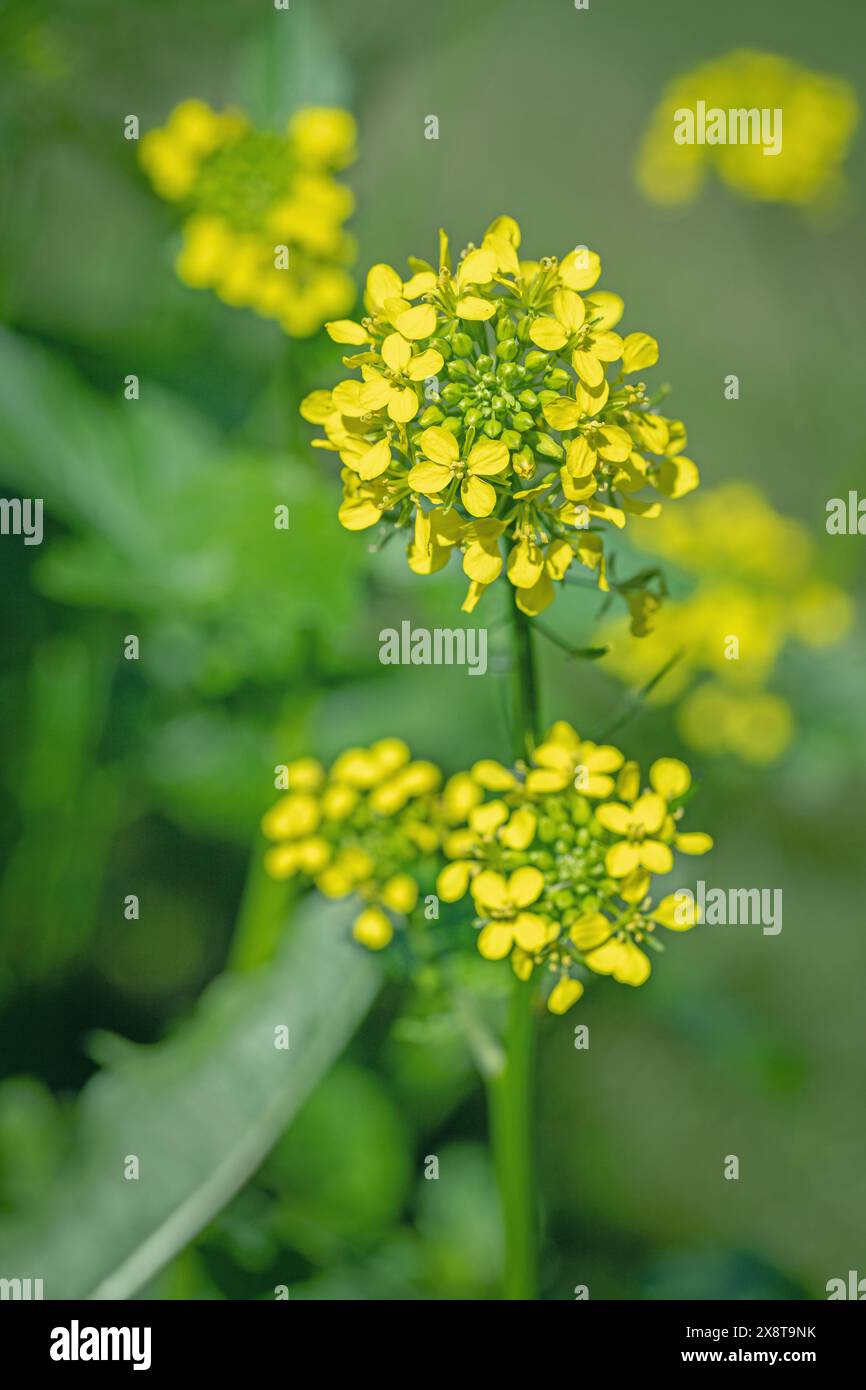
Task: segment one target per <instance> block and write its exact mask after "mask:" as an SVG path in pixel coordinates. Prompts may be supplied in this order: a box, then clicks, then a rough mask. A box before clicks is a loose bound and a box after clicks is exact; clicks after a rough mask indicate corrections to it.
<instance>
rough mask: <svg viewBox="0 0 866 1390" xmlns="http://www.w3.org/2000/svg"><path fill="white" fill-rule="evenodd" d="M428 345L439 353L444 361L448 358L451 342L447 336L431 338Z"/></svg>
mask: <svg viewBox="0 0 866 1390" xmlns="http://www.w3.org/2000/svg"><path fill="white" fill-rule="evenodd" d="M430 346H431V348H435V349H436V351H437V352H439V353H441V354H442V356H443V357H444V358H445V361H446V362H447V361H448V358H449V357H450V356H451V344H450V343H449V341H448V339H447V338H431V339H430Z"/></svg>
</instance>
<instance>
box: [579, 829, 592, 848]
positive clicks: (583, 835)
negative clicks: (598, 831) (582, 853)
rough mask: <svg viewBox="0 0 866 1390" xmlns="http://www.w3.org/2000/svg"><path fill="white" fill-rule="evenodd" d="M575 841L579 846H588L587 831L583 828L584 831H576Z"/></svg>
mask: <svg viewBox="0 0 866 1390" xmlns="http://www.w3.org/2000/svg"><path fill="white" fill-rule="evenodd" d="M576 839H577V843H578V844H579V845H588V844H589V831H588V830H586V829H585V828H584V829H581V830H578V832H577V836H576Z"/></svg>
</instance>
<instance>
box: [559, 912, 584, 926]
mask: <svg viewBox="0 0 866 1390" xmlns="http://www.w3.org/2000/svg"><path fill="white" fill-rule="evenodd" d="M579 916H580V908H577V907H569V908H568V909H567V910H566V911H565V912H563V914H562V925H563V926H564V927H573V926H574V924H575V922H576V921H577V919H578V917H579Z"/></svg>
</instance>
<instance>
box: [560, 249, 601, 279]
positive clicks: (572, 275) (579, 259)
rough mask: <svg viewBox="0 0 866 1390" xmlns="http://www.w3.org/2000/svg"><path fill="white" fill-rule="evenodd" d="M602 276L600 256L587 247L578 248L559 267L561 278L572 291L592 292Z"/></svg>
mask: <svg viewBox="0 0 866 1390" xmlns="http://www.w3.org/2000/svg"><path fill="white" fill-rule="evenodd" d="M600 275H601V261H600V259H599V257H598V254H597V253H596V252H595V251H590V250H589V249H588V247H586V246H576V247H575V248H574V250H573V251H569V253H568V255H567V256H564V257H563V259H562V262H561V264H560V267H559V278H560V280H561V281H562V283H563V284H564V285H567V286H568V288H569V289H570V290H590V289H592V287H593V285H594V284H595V282H596V280H597V279H598V277H599V276H600Z"/></svg>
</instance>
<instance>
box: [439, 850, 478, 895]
mask: <svg viewBox="0 0 866 1390" xmlns="http://www.w3.org/2000/svg"><path fill="white" fill-rule="evenodd" d="M471 873H472V864H471V862H470V861H469V860H468V859H458V860H457V861H456V862H455V863H454V864H446V865H445V868H444V869H443V870H442V872H441V873H440V875H439V877H438V878H437V880H436V892H437V893H438V894H439V897H440V898H441V899H442V901H443V902H444V903H456V902H457V901H458V899H459V898H462V897H463V895H464V893H465V892H466V889H467V888H468V887H469V879H470V876H471Z"/></svg>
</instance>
